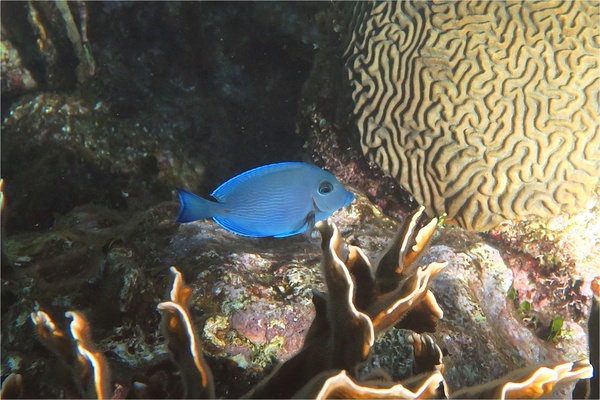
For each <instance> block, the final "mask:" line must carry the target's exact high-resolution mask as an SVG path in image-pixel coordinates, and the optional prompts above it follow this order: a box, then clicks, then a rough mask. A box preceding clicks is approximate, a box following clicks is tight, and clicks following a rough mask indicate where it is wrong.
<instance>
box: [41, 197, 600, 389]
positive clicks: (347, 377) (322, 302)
mask: <svg viewBox="0 0 600 400" xmlns="http://www.w3.org/2000/svg"><path fill="white" fill-rule="evenodd" d="M436 224H437V220H436V219H431V220H426V218H425V215H424V209H423V208H420V209H419V210H417V211H415V212H414V213H413V214H412V215H410V216H409V217H408V218H407V219H406V220H405V222H404V224H403V225H402V227H401V229H400V231H399V233H398V235H397V237H396V238H395V239H394V242H393V244H392V246H391V247H390V248H389V249H388V250H387V251H386V252H385V253H384V254H383V255H382V256H381V257H380V259H379V262H378V263H377V264H376V265H372V264H371V262H370V261H369V260H368V258H367V257H366V256H365V254H364V253H363V251H362V250H361V249H360V248H358V247H356V246H352V245H347V244H346V243H345V242H344V241H343V240H342V239H341V235H340V232H339V230H338V228H337V227H336V225H335V224H334V223H333V222H331V221H329V220H328V221H322V222H319V223H318V224H317V226H316V227H317V229H318V230H319V232H320V234H321V249H322V259H321V272H322V274H323V276H324V278H325V283H326V287H327V292H320V291H318V290H316V289H314V290H313V304H314V307H315V310H316V315H315V318H314V320H313V321H312V324H311V326H310V329H309V330H308V333H307V335H306V337H305V341H304V344H303V347H302V348H301V349H300V351H299V352H298V353H297V354H296V355H295V356H293V357H292V358H290V359H289V360H288V361H286V362H284V363H282V364H281V365H279V366H278V367H277V368H276V369H275V370H274V371H273V372H272V373H271V374H270V375H269V376H267V377H266V378H265V379H263V380H262V381H260V382H259V383H258V384H257V385H256V386H255V387H254V388H253V389H252V390H250V391H249V392H248V393H247V394H246V395H245V396H244V397H246V398H292V397H298V398H313V397H314V398H440V397H453V398H454V397H455V398H465V397H473V396H475V397H491V398H502V399H503V398H508V397H515V396H516V397H522V398H525V397H529V398H536V397H540V396H545V395H548V394H549V393H550V392H551V391H552V390H553V388H554V387H555V385H556V384H558V383H559V382H568V381H571V380H576V379H585V378H589V377H590V376H591V375H592V372H593V369H592V367H591V365H590V364H589V362H588V361H587V360H581V361H578V362H574V363H572V362H566V363H559V364H558V365H554V366H547V367H546V366H543V367H532V368H526V369H522V370H518V371H515V372H514V373H512V374H510V375H509V376H506V377H503V378H500V379H497V380H495V381H492V382H489V383H485V384H483V385H480V386H476V387H472V388H467V389H462V390H457V391H455V392H454V393H450V391H449V389H448V386H447V385H446V384H445V380H444V364H443V361H442V358H443V356H442V351H441V349H440V348H439V347H438V346H437V345H436V344H435V342H434V340H433V339H432V338H431V337H430V336H428V335H427V334H424V333H423V332H434V331H435V327H436V323H437V321H438V320H439V319H440V318H442V315H443V313H442V310H441V309H440V307H439V305H438V304H437V301H436V299H435V296H434V294H433V293H432V292H431V291H430V289H429V287H430V284H431V282H432V280H433V279H434V278H435V276H436V275H437V274H438V273H439V272H440V271H441V270H442V269H443V268H444V267H445V266H446V262H443V263H440V262H429V263H424V264H422V265H421V264H419V260H420V259H421V256H422V255H423V253H424V251H425V250H426V249H427V247H428V245H429V242H430V240H431V238H432V236H433V233H434V230H435V227H436ZM171 271H172V272H173V274H174V276H175V278H174V281H173V285H172V290H171V292H170V300H169V301H165V302H162V303H160V304H158V309H159V310H161V311H162V331H163V334H164V336H165V337H166V338H167V343H168V348H169V350H170V352H171V354H172V357H173V359H174V361H175V364H176V365H177V367H178V369H179V371H180V376H181V380H182V383H183V387H184V390H183V396H184V397H186V398H198V397H209V398H210V397H214V396H215V388H214V382H213V377H212V372H211V370H210V368H209V366H208V364H207V362H206V360H205V359H204V357H203V353H202V346H201V343H200V340H199V338H198V335H197V334H196V331H195V328H194V325H193V323H192V320H191V318H190V313H189V310H188V301H189V300H190V296H191V290H190V289H189V288H188V287H187V286H186V285H185V283H184V281H183V277H182V274H181V273H180V272H179V271H178V270H177V269H176V268H175V267H172V268H171ZM66 315H67V317H71V318H73V322H72V323H71V335H72V337H73V338H74V339H70V338H68V337H67V335H65V334H64V333H63V332H61V331H59V330H58V329H57V328H56V327H55V325H54V323H53V322H52V321H51V320H50V318H49V317H48V315H47V314H45V313H43V312H41V311H40V312H37V313H33V314H32V320H33V321H34V323H35V325H36V327H37V332H38V335H39V337H40V339H41V340H42V342H43V343H45V344H46V345H47V346H48V347H49V348H51V349H52V350H53V351H54V352H56V353H58V354H60V355H61V357H62V358H63V359H64V360H65V363H66V364H67V365H69V366H71V367H72V369H73V371H74V375H73V376H74V379H76V380H77V379H78V378H79V379H81V378H83V377H85V378H86V379H88V378H89V379H91V380H92V381H93V382H94V384H93V385H91V384H85V385H84V384H81V383H78V384H79V385H80V386H81V390H80V393H81V395H85V394H87V393H89V389H90V388H94V390H95V393H96V396H97V397H99V398H106V397H110V396H111V392H112V391H113V390H111V388H110V386H109V384H110V382H109V379H110V378H109V377H110V373H109V370H108V367H107V365H106V362H105V361H104V359H103V357H102V355H101V354H100V353H98V352H97V351H96V350H94V349H93V347H92V345H91V343H90V340H89V325H88V324H87V322H86V321H85V319H84V318H83V317H82V316H81V315H80V314H79V313H76V312H68V313H67V314H66ZM392 327H396V328H403V329H409V330H412V331H413V332H414V333H412V334H410V335H409V338H408V339H409V342H410V343H411V344H412V346H413V355H414V363H413V376H412V377H411V378H408V379H405V380H403V381H402V382H400V383H399V382H394V381H392V380H391V379H389V378H387V377H383V378H382V377H381V376H363V375H361V374H360V373H359V372H358V370H357V367H358V366H360V365H361V364H363V363H364V362H365V361H366V360H367V359H368V358H369V355H370V352H371V347H372V346H373V344H374V341H375V340H376V338H377V334H378V333H380V332H383V331H385V330H387V329H390V328H392ZM135 386H136V385H135V384H134V385H132V387H134V390H133V391H132V392H130V393H129V394H127V396H128V397H130V398H131V397H136V396H139V395H141V393H143V392H141V391H136V390H135ZM138 386H139V385H138ZM138 389H139V388H138ZM116 393H117V392H116V391H115V394H114V395H112V396H113V398H122V397H120V396H119V395H117V394H116Z"/></svg>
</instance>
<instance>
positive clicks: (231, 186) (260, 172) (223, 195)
mask: <svg viewBox="0 0 600 400" xmlns="http://www.w3.org/2000/svg"><path fill="white" fill-rule="evenodd" d="M307 167H308V168H310V167H312V168H318V167H315V166H314V165H310V164H306V163H301V162H282V163H277V164H269V165H263V166H261V167H257V168H254V169H251V170H249V171H246V172H244V173H241V174H239V175H236V176H234V177H233V178H231V179H229V180H228V181H226V182H224V183H223V184H222V185H221V186H219V187H218V188H216V189H215V190H214V191H213V192H212V193H211V194H210V195H211V196H212V197H214V198H215V199H217V200H219V201H225V200H226V199H227V197H229V195H230V194H231V193H232V192H233V191H235V190H236V188H238V187H239V186H240V185H242V184H244V183H245V182H247V181H249V180H252V179H255V178H256V177H259V176H260V177H264V176H267V175H270V174H273V173H276V172H280V171H283V170H291V169H298V168H307Z"/></svg>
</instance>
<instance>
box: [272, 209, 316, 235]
mask: <svg viewBox="0 0 600 400" xmlns="http://www.w3.org/2000/svg"><path fill="white" fill-rule="evenodd" d="M314 227H315V213H314V212H313V211H311V212H309V213H308V215H307V216H306V219H305V222H304V224H303V225H302V226H301V227H300V228H298V229H296V230H295V231H293V232H287V233H282V234H280V235H274V236H273V237H276V238H284V237H288V236H294V235H298V234H299V233H302V232H309V235H310V232H311V231H312V230H313V228H314Z"/></svg>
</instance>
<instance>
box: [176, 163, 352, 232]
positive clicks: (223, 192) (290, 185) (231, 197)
mask: <svg viewBox="0 0 600 400" xmlns="http://www.w3.org/2000/svg"><path fill="white" fill-rule="evenodd" d="M177 190H178V192H179V201H180V203H181V209H180V210H179V215H178V216H177V222H192V221H197V220H200V219H204V218H212V219H214V220H215V222H217V223H218V224H219V225H221V226H222V227H223V228H225V229H227V230H229V231H231V232H233V233H236V234H238V235H242V236H252V237H266V236H274V237H278V238H280V237H286V236H292V235H297V234H299V233H302V232H304V231H306V230H307V229H309V228H311V227H312V226H313V225H314V223H315V222H316V221H321V220H324V219H327V217H329V216H330V215H331V214H333V213H334V212H335V211H336V210H338V209H340V208H342V207H344V206H347V205H348V204H350V203H351V202H352V200H353V199H354V196H353V195H352V193H350V192H349V191H347V190H346V189H345V188H344V187H343V186H342V184H341V183H340V182H339V181H338V180H337V179H336V178H335V177H334V176H333V175H332V174H331V173H330V172H327V171H324V170H322V169H320V168H318V167H316V166H314V165H310V164H306V163H301V162H284V163H279V164H270V165H265V166H262V167H258V168H254V169H251V170H250V171H246V172H244V173H242V174H240V175H237V176H235V177H233V178H231V179H229V180H228V181H227V182H225V183H223V184H222V185H221V186H219V187H218V188H217V189H215V191H214V192H212V193H211V196H212V197H214V198H215V199H216V200H217V202H214V201H210V200H206V199H203V198H202V197H199V196H196V195H195V194H192V193H190V192H187V191H185V190H182V189H177Z"/></svg>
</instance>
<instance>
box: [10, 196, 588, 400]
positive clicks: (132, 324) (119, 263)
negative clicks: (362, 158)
mask: <svg viewBox="0 0 600 400" xmlns="http://www.w3.org/2000/svg"><path fill="white" fill-rule="evenodd" d="M357 199H358V200H357V201H356V202H355V203H353V204H352V205H351V206H350V207H349V208H348V209H346V210H344V211H342V212H340V213H337V214H336V215H335V216H334V217H335V218H334V219H335V221H336V223H337V225H338V227H339V228H340V232H341V233H342V235H343V236H345V241H346V242H348V243H353V244H356V245H359V246H361V247H362V248H363V250H364V251H365V253H366V254H367V256H368V257H369V258H371V259H375V258H376V257H377V256H378V255H380V254H381V252H382V251H383V249H385V248H386V247H388V246H389V244H390V243H391V242H392V241H393V237H394V233H393V232H394V231H396V230H397V229H398V225H397V224H396V223H395V222H394V221H392V220H390V219H387V218H385V217H382V216H381V215H380V214H379V213H377V212H375V211H374V208H373V206H372V205H370V203H368V201H367V200H366V198H365V197H364V196H361V195H359V194H357ZM175 215H176V205H175V204H174V203H165V204H161V205H158V206H156V207H153V208H151V209H149V210H148V211H145V212H142V213H139V214H136V215H133V216H131V215H128V214H125V213H120V212H114V211H110V212H109V211H107V210H105V209H104V208H102V207H97V206H95V207H92V206H86V207H80V208H76V209H75V210H73V211H72V212H70V213H68V214H67V215H65V216H64V217H62V218H60V219H59V220H58V222H57V225H56V227H55V229H53V230H52V231H50V232H47V233H45V234H41V235H38V236H37V237H33V236H32V235H31V234H27V235H20V236H13V237H10V238H9V239H7V240H6V241H4V246H5V247H4V251H5V252H6V254H7V258H8V259H9V260H10V261H11V262H12V263H13V264H14V265H15V268H14V270H13V271H12V272H10V273H7V274H3V277H2V279H3V291H2V296H3V301H2V305H3V318H2V331H3V338H4V339H3V341H2V355H3V372H2V373H3V375H4V374H8V373H11V372H16V373H19V374H20V375H21V376H22V378H23V380H24V382H26V383H27V384H26V385H25V386H24V391H25V393H24V395H25V396H36V397H40V396H41V397H56V396H58V393H59V391H60V390H65V388H66V390H67V393H71V394H72V395H76V393H77V390H76V386H73V385H74V383H73V380H72V379H73V378H72V373H71V372H70V371H69V370H66V369H65V367H64V366H61V364H60V363H58V362H57V361H56V360H55V359H54V358H53V356H52V354H51V353H50V352H49V351H48V350H47V349H46V348H45V347H43V346H41V345H40V344H39V343H38V342H37V340H36V339H35V336H34V329H33V327H32V324H31V322H30V319H29V316H30V314H31V312H33V311H37V310H40V309H42V310H44V311H46V312H48V313H49V314H50V315H51V316H52V318H53V320H54V321H56V323H57V324H58V325H62V324H64V322H62V321H64V320H65V319H64V318H63V317H62V316H61V315H62V314H63V313H64V312H65V311H68V310H75V309H76V310H78V311H79V312H81V313H82V314H83V315H86V316H87V318H88V320H89V321H90V325H91V327H92V331H91V335H92V338H93V341H94V342H95V343H96V346H97V349H99V350H100V351H102V352H103V354H104V355H105V357H106V360H107V362H108V363H109V364H110V366H111V368H112V370H113V378H114V379H115V382H117V383H118V384H119V385H121V386H122V387H123V388H125V389H127V388H131V384H132V383H131V382H133V380H136V381H140V379H141V380H142V381H144V382H148V384H149V385H151V387H154V388H159V389H160V390H162V391H163V392H164V393H179V395H181V392H180V390H181V388H180V387H179V386H178V385H179V382H180V381H179V375H178V374H177V373H176V371H175V368H174V366H173V364H172V362H171V361H170V360H169V355H168V354H169V353H168V351H167V346H166V344H165V342H164V338H163V336H162V334H161V331H160V323H159V320H160V315H159V313H158V311H157V310H156V306H157V304H158V303H159V302H161V301H163V300H164V299H165V298H167V297H166V293H167V291H168V287H169V286H170V283H169V282H171V280H172V277H171V275H170V274H169V272H168V270H169V268H168V267H169V266H171V265H177V266H178V268H179V270H180V271H181V272H182V274H183V275H184V277H185V281H186V284H187V286H188V287H189V290H190V293H189V299H190V303H189V306H188V307H189V315H190V316H191V321H192V323H193V325H194V327H195V331H196V332H197V335H198V342H199V343H200V345H199V346H200V348H201V349H202V350H203V352H204V353H205V354H206V357H207V358H206V362H207V363H208V365H209V366H210V368H211V369H212V371H213V374H214V379H215V389H216V395H217V396H223V397H237V396H241V395H242V394H244V393H246V392H247V391H248V390H249V389H250V388H251V387H252V385H254V384H255V383H256V382H258V381H259V380H260V379H261V378H262V377H264V376H265V375H266V374H267V373H268V372H269V371H270V370H271V369H272V368H273V367H274V366H275V365H276V364H278V363H280V362H283V361H285V360H288V359H290V358H291V357H292V356H294V355H295V354H297V352H298V351H299V350H300V349H301V348H302V345H303V341H304V337H305V336H306V334H307V332H308V328H309V326H310V323H311V321H312V319H313V317H314V316H315V314H314V308H313V305H312V302H311V299H312V293H311V292H312V290H313V289H317V290H323V289H324V282H323V278H322V276H321V273H320V272H319V263H320V261H319V260H320V258H321V250H320V248H319V244H318V241H317V240H316V239H310V238H308V237H306V236H298V237H292V238H287V239H252V238H244V237H240V236H235V235H233V234H232V233H230V232H227V231H225V230H223V229H222V228H220V227H219V226H218V225H216V224H215V223H214V222H212V221H210V220H208V221H201V222H198V223H192V224H185V225H176V224H175V223H174V219H175ZM433 242H434V243H433V244H434V245H433V247H431V249H430V250H429V251H426V253H425V254H424V256H423V260H422V262H431V261H447V262H448V266H447V267H446V268H445V270H443V271H442V272H441V273H440V274H439V275H438V277H437V278H436V279H434V280H433V284H432V285H431V291H432V292H433V293H434V295H435V296H436V297H437V299H438V304H439V307H440V308H441V310H442V311H443V312H444V318H443V319H441V320H439V321H438V323H437V327H436V333H435V334H434V335H433V337H434V339H435V341H436V342H437V343H438V345H439V346H440V347H441V348H442V349H445V350H446V352H447V356H446V357H444V363H445V364H446V379H447V382H448V385H449V387H450V388H451V389H455V388H464V387H467V386H472V385H474V384H476V383H484V382H487V381H490V380H492V379H495V378H497V377H499V376H501V375H503V374H504V373H506V372H507V371H510V370H512V369H516V368H518V367H522V366H524V365H539V364H546V363H556V362H558V361H565V360H571V361H575V360H576V359H581V358H585V352H586V345H587V344H586V342H587V340H586V338H585V335H584V331H583V329H582V328H581V326H580V324H582V323H583V321H582V320H579V321H576V320H574V319H573V318H571V317H570V316H569V315H564V314H561V313H562V311H561V310H552V309H548V308H545V309H544V310H543V311H544V313H549V314H552V313H558V314H559V315H563V316H564V317H565V325H564V327H563V331H562V334H561V335H559V336H558V337H557V340H556V343H554V342H552V341H548V340H546V337H538V332H536V331H534V330H530V329H529V328H527V327H526V326H525V324H524V323H523V322H522V321H521V319H520V316H519V315H518V313H517V311H516V307H515V306H514V305H513V302H512V301H510V299H507V296H508V292H510V290H509V288H510V286H511V284H512V276H513V274H512V272H511V271H510V270H509V269H507V267H506V265H505V264H504V262H503V260H502V258H501V255H500V253H499V252H498V250H496V249H494V248H492V247H490V245H489V244H485V243H484V242H483V241H482V238H481V237H480V236H478V235H477V234H472V233H467V232H464V231H462V230H460V229H457V228H442V229H441V230H440V231H439V232H438V233H435V235H434V237H433ZM570 301H571V302H580V303H582V304H585V303H586V301H587V300H586V298H585V297H584V296H583V295H581V294H578V295H577V296H574V297H572V298H571V299H570ZM63 326H64V325H63ZM406 335H407V333H406V331H403V330H398V329H396V328H391V329H389V330H388V331H387V332H385V333H382V334H380V335H378V337H377V338H376V340H375V344H374V346H373V348H372V350H371V358H370V361H369V364H368V365H367V366H365V367H364V368H365V369H364V370H363V372H362V373H364V374H367V375H369V374H371V373H372V372H373V371H376V370H378V369H384V370H385V371H388V373H389V374H390V375H391V376H392V377H393V378H394V379H395V380H400V379H404V378H406V377H407V376H408V375H410V370H411V366H412V361H411V357H410V346H408V347H407V339H406ZM400 346H402V347H400ZM402 348H403V349H405V350H402ZM386 349H393V351H388V350H386ZM481 365H485V366H487V367H486V368H482V367H481ZM50 371H53V373H52V374H50ZM361 376H362V375H361ZM69 388H70V389H69ZM157 390H158V389H157Z"/></svg>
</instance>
